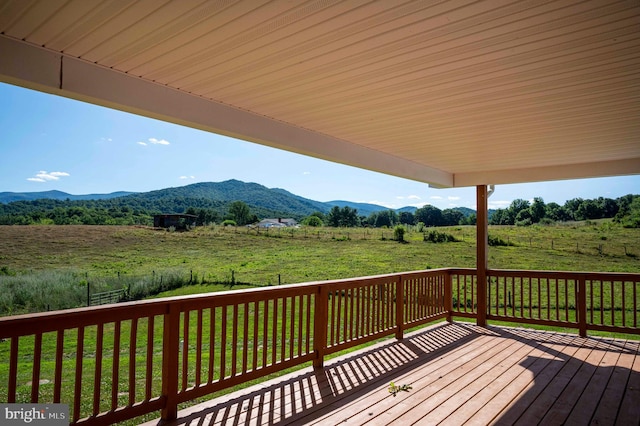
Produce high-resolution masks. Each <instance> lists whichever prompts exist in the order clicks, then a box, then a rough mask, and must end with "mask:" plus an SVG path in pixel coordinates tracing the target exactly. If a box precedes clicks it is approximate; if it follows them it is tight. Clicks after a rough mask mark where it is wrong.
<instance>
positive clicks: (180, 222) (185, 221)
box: [153, 214, 198, 229]
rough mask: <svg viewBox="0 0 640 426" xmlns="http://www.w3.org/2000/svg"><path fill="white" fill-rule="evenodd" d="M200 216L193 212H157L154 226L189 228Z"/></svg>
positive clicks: (154, 217)
mask: <svg viewBox="0 0 640 426" xmlns="http://www.w3.org/2000/svg"><path fill="white" fill-rule="evenodd" d="M197 218H198V216H195V215H192V214H156V215H154V216H153V226H154V227H155V228H171V227H172V226H173V227H174V228H176V229H187V227H189V226H195V224H196V219H197Z"/></svg>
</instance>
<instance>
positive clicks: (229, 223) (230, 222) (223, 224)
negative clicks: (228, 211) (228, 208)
mask: <svg viewBox="0 0 640 426" xmlns="http://www.w3.org/2000/svg"><path fill="white" fill-rule="evenodd" d="M222 226H238V225H237V224H236V221H235V220H231V219H227V220H225V221H224V222H222Z"/></svg>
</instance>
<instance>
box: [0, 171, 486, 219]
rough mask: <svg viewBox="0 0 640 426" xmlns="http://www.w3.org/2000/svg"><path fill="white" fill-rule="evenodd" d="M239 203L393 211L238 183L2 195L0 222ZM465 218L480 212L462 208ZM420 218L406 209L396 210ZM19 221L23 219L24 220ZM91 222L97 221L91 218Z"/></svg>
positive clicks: (301, 209)
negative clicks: (138, 191) (128, 190)
mask: <svg viewBox="0 0 640 426" xmlns="http://www.w3.org/2000/svg"><path fill="white" fill-rule="evenodd" d="M234 201H242V202H244V203H246V204H247V205H248V206H249V208H250V210H251V213H252V214H255V215H256V216H257V217H258V218H260V219H262V218H267V217H292V218H294V219H298V220H300V219H302V218H304V217H305V216H309V215H310V214H312V213H314V212H318V211H319V212H322V213H325V214H326V213H328V212H329V211H330V210H331V208H332V207H334V206H338V207H340V208H342V207H345V206H348V207H351V208H354V209H356V210H357V211H358V215H359V216H365V217H367V216H369V215H370V214H371V213H375V212H380V211H386V210H389V209H388V208H387V207H384V206H380V205H376V204H369V203H356V202H350V201H344V200H336V201H329V202H320V201H314V200H310V199H308V198H304V197H301V196H298V195H295V194H292V193H290V192H288V191H286V190H284V189H281V188H267V187H265V186H263V185H260V184H258V183H247V182H242V181H239V180H235V179H232V180H227V181H224V182H202V183H194V184H191V185H186V186H180V187H173V188H165V189H160V190H156V191H150V192H140V193H132V192H114V193H111V194H89V195H72V194H68V193H66V192H61V191H46V192H29V193H15V192H3V193H0V223H3V224H13V223H33V222H39V221H41V220H46V219H52V220H54V222H55V223H78V221H80V222H82V223H97V224H100V223H114V221H110V220H108V219H107V218H108V217H110V218H115V219H114V220H115V223H123V224H125V223H146V222H148V221H149V220H150V218H151V216H152V215H154V214H159V213H185V212H186V211H187V210H188V209H200V210H203V209H204V210H208V211H210V212H212V214H213V215H214V216H213V217H214V218H215V219H216V220H219V219H220V218H223V217H224V216H225V215H226V214H227V213H228V211H229V205H230V204H231V203H233V202H234ZM460 210H462V211H463V213H464V214H465V216H467V215H469V214H470V213H475V212H474V211H473V210H471V209H464V208H460ZM396 211H397V212H402V211H409V212H411V213H415V211H416V208H415V207H411V206H407V207H403V208H401V209H398V210H396ZM20 217H24V220H22V219H21V218H20ZM87 217H91V218H92V219H87Z"/></svg>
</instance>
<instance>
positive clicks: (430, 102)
mask: <svg viewBox="0 0 640 426" xmlns="http://www.w3.org/2000/svg"><path fill="white" fill-rule="evenodd" d="M0 48H2V49H3V50H4V51H0V53H2V57H3V59H6V60H4V61H1V62H0V80H2V81H6V82H9V83H12V84H20V85H23V86H25V87H31V88H35V89H38V90H45V91H48V92H51V93H56V94H60V95H62V96H69V97H72V98H76V99H80V100H83V101H89V102H94V103H97V104H101V105H106V106H109V107H114V108H119V109H122V110H125V111H130V112H134V113H137V114H143V115H147V116H150V117H154V118H159V119H163V120H167V121H172V122H175V123H179V124H182V125H187V126H192V127H196V128H199V129H203V130H208V131H212V132H217V133H221V134H226V135H230V136H234V137H239V138H242V139H246V140H250V141H254V142H258V143H262V144H266V145H270V146H274V147H277V148H281V149H287V150H291V151H294V152H300V153H303V154H306V155H312V156H316V157H318V158H324V159H328V160H331V161H337V162H341V163H345V164H350V165H354V166H357V167H363V168H367V169H371V170H376V171H379V172H383V173H388V174H393V175H397V176H402V177H405V178H409V179H415V180H419V181H423V182H429V183H432V184H435V185H438V186H459V185H465V186H466V185H477V184H491V183H515V182H522V181H534V180H551V179H568V178H582V177H595V176H604V175H615V174H635V173H640V124H638V123H639V122H640V120H639V119H638V118H639V117H640V3H639V2H638V1H637V0H631V1H609V0H591V1H579V0H558V1H541V0H535V1H522V0H520V1H516V0H492V1H488V0H487V1H479V2H478V1H465V0H458V1H430V2H425V1H419V0H404V1H401V0H398V1H393V2H388V1H366V0H348V1H330V0H317V1H316V0H309V1H300V2H290V1H281V0H276V1H262V0H251V1H248V0H245V1H230V0H220V1H213V0H181V1H172V0H163V1H160V0H139V1H125V0H111V1H98V0H68V1H65V0H31V1H26V0H0ZM55 58H57V60H56V59H55ZM56 75H59V79H58V81H56V82H54V80H55V78H54V77H55V76H56ZM523 170H524V171H526V172H523Z"/></svg>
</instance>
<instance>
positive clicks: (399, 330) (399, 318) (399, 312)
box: [396, 275, 404, 340]
mask: <svg viewBox="0 0 640 426" xmlns="http://www.w3.org/2000/svg"><path fill="white" fill-rule="evenodd" d="M403 338H404V279H403V277H402V275H398V281H397V282H396V339H398V340H402V339H403Z"/></svg>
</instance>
